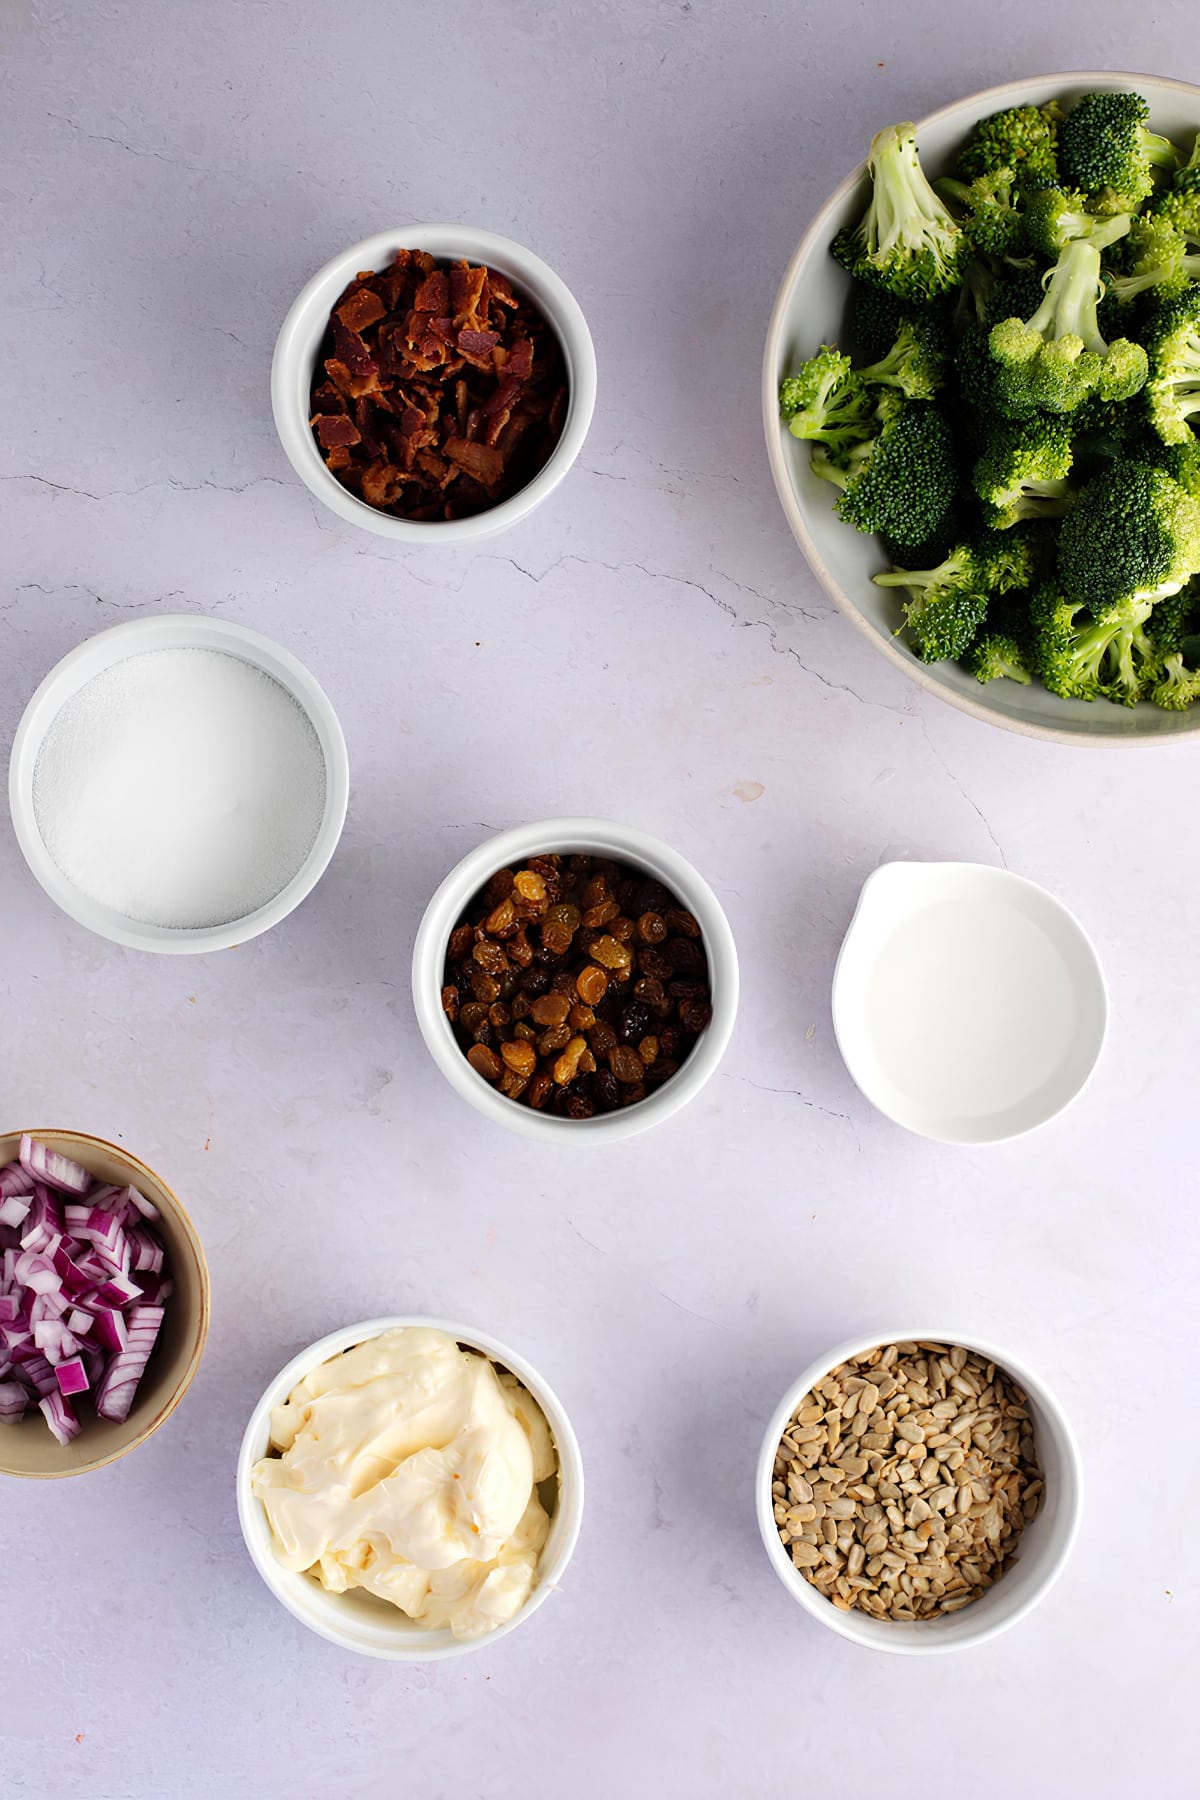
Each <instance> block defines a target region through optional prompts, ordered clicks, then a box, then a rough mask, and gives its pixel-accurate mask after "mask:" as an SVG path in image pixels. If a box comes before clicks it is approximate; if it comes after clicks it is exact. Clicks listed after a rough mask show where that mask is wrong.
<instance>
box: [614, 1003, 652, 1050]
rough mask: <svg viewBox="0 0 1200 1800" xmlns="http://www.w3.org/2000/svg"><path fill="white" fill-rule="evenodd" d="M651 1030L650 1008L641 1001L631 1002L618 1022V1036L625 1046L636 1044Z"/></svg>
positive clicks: (622, 1012)
mask: <svg viewBox="0 0 1200 1800" xmlns="http://www.w3.org/2000/svg"><path fill="white" fill-rule="evenodd" d="M649 1028H650V1008H649V1007H648V1006H647V1005H646V1004H645V1003H644V1002H643V1001H641V1000H631V1001H630V1002H629V1004H628V1006H626V1007H624V1008H623V1009H622V1011H621V1017H620V1019H619V1020H618V1021H617V1036H618V1037H619V1038H620V1040H621V1042H622V1043H623V1044H636V1043H638V1042H639V1040H640V1039H642V1038H644V1037H645V1035H646V1032H647V1031H648V1030H649Z"/></svg>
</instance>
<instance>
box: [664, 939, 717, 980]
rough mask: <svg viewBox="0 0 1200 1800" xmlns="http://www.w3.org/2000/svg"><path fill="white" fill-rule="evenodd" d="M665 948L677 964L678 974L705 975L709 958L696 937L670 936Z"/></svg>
mask: <svg viewBox="0 0 1200 1800" xmlns="http://www.w3.org/2000/svg"><path fill="white" fill-rule="evenodd" d="M663 949H664V950H665V951H666V953H667V955H668V956H669V957H670V958H671V961H672V962H673V963H674V964H675V973H676V974H677V975H703V974H704V972H705V970H706V969H707V967H708V960H707V958H706V957H705V954H704V952H703V950H702V949H701V948H700V946H699V944H698V943H696V941H695V939H694V938H682V937H677V938H668V939H667V941H666V943H665V944H664V945H663Z"/></svg>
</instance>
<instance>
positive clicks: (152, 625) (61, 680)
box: [8, 613, 350, 956]
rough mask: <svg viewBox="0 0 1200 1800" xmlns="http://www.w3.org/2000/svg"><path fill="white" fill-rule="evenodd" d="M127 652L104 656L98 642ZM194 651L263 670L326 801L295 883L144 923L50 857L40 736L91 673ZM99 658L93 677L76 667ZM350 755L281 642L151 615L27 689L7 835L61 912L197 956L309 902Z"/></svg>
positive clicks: (316, 687) (213, 622) (325, 703)
mask: <svg viewBox="0 0 1200 1800" xmlns="http://www.w3.org/2000/svg"><path fill="white" fill-rule="evenodd" d="M114 644H119V645H122V646H124V649H123V650H122V651H121V652H120V653H119V654H115V655H113V656H112V657H111V658H109V659H108V660H107V661H105V660H102V658H103V652H102V651H99V652H98V650H97V646H101V645H107V646H112V645H114ZM189 645H190V646H191V647H194V648H196V649H211V650H217V651H223V652H224V653H225V654H227V655H231V656H236V657H238V658H240V660H242V661H243V662H248V663H249V664H250V665H251V666H252V667H254V668H257V669H260V670H262V671H263V672H264V673H266V674H268V675H270V676H271V677H272V678H273V679H274V680H276V681H277V682H279V685H280V686H281V687H283V688H285V690H286V691H287V692H288V693H289V694H290V696H291V698H292V699H293V700H294V701H295V702H296V704H297V706H299V707H300V709H301V711H302V712H303V713H304V716H305V717H306V718H307V719H308V721H309V723H310V725H311V726H312V728H313V731H314V732H315V733H316V737H317V741H318V744H319V745H320V749H321V755H322V759H323V761H324V764H325V806H324V810H323V812H322V814H321V822H320V825H319V826H318V828H317V835H316V837H315V838H314V839H313V842H312V846H311V848H310V849H309V851H308V854H307V855H306V857H305V858H304V861H303V862H302V863H301V865H300V867H299V868H298V869H297V870H296V873H295V874H294V875H293V876H292V879H291V880H290V881H289V882H288V883H287V884H286V886H284V887H283V888H281V889H280V891H279V892H278V893H277V894H276V895H275V896H274V897H273V898H272V899H270V900H268V901H267V902H266V903H265V904H264V905H263V906H260V907H258V908H257V909H256V910H255V911H254V912H252V913H248V914H247V915H246V917H245V918H244V919H238V920H234V921H233V923H231V924H228V925H211V926H196V927H180V928H175V927H167V926H156V925H149V924H142V923H141V922H140V921H138V920H136V919H129V918H126V917H124V916H123V915H122V914H120V913H118V912H116V911H114V910H113V909H112V908H111V907H108V906H103V905H101V904H100V902H98V901H95V900H92V899H90V898H89V897H88V896H87V895H86V894H84V893H82V892H81V890H80V889H79V888H77V887H75V885H74V884H73V883H72V882H71V881H69V880H68V879H67V877H66V876H65V875H64V874H63V873H62V871H61V870H60V869H59V867H58V865H57V863H56V862H55V861H54V859H53V857H52V856H51V855H50V852H49V850H48V849H47V847H46V844H45V842H44V840H43V838H42V834H41V832H40V831H39V830H38V825H37V819H36V816H35V813H34V809H33V781H34V772H35V769H36V766H37V759H38V754H39V752H40V750H41V746H42V744H43V742H44V741H45V737H46V733H47V731H48V730H49V729H50V726H51V724H52V723H53V721H54V719H55V718H56V717H57V716H58V714H59V712H60V711H61V710H62V708H63V707H64V706H65V705H66V704H67V702H68V701H69V700H70V699H71V698H72V697H73V696H74V695H75V694H76V693H77V692H78V691H79V690H80V688H82V687H83V686H84V685H85V684H86V683H87V681H89V680H91V679H92V678H93V675H95V674H99V673H101V672H102V671H103V670H104V669H107V668H111V667H113V666H115V665H116V663H118V662H120V661H124V660H126V659H127V658H129V657H133V656H138V655H141V654H143V653H144V652H149V651H152V650H154V649H156V648H157V649H169V648H172V647H176V648H179V647H184V648H186V647H188V646H189ZM98 656H99V657H100V658H101V660H100V662H99V666H98V667H97V668H96V669H95V670H93V671H92V673H91V674H86V673H85V674H83V675H82V676H79V677H78V678H77V671H78V669H79V667H80V664H83V663H87V662H89V661H91V660H93V659H95V658H97V657H98ZM349 797H350V759H349V754H348V752H347V749H346V740H345V737H344V736H343V733H342V727H341V725H340V723H339V721H338V717H337V714H336V712H335V711H334V709H333V703H332V702H331V700H330V699H329V696H328V694H327V693H326V692H325V689H324V688H323V687H322V686H321V684H320V682H319V681H318V680H317V679H316V677H315V676H314V675H313V674H312V673H311V672H310V671H309V670H308V669H307V668H306V667H305V665H304V664H303V663H302V662H301V661H300V659H299V658H298V657H297V656H294V655H293V654H292V652H291V651H290V650H287V649H285V648H284V646H283V645H282V644H277V643H276V642H275V641H274V640H273V639H272V638H269V637H267V636H265V635H264V634H263V633H262V632H260V631H254V630H252V629H251V627H250V626H248V625H238V624H235V623H234V622H233V621H232V620H229V619H221V618H217V617H215V616H213V615H211V614H209V613H153V614H145V615H143V616H141V617H139V618H136V619H126V620H124V621H122V623H121V624H119V625H109V626H106V627H105V629H104V630H103V631H97V632H93V633H92V635H91V636H90V637H86V638H84V639H83V640H82V642H81V643H78V644H76V645H75V646H74V648H73V649H71V650H68V651H67V653H66V654H65V656H62V657H60V658H59V660H58V661H57V662H56V663H55V664H54V666H53V667H52V668H51V669H50V670H49V671H48V672H47V673H46V674H45V675H44V676H43V677H42V680H41V681H40V682H39V683H38V685H37V687H36V688H35V690H34V692H33V693H32V694H31V695H30V697H29V700H28V701H27V703H26V705H25V709H24V711H23V712H22V714H21V719H20V723H19V724H18V726H17V729H16V733H15V735H14V737H13V743H12V751H11V753H10V756H9V763H8V802H9V812H10V814H11V816H12V823H13V831H14V833H15V835H16V839H17V843H18V845H19V846H20V850H21V854H22V856H23V857H24V858H25V862H26V864H27V865H28V867H29V870H30V873H31V874H32V875H33V877H34V879H35V880H36V881H37V883H38V885H39V886H40V887H41V889H42V890H43V892H44V893H45V894H47V895H48V896H49V898H50V899H51V900H52V901H53V902H54V904H55V905H56V906H57V907H58V908H59V910H60V911H61V912H64V913H66V915H67V917H68V918H70V919H74V921H75V923H76V924H77V925H83V926H86V928H87V929H88V930H89V931H94V932H95V933H96V934H97V936H99V937H103V938H107V939H108V940H109V942H110V943H114V944H121V945H123V946H124V947H125V948H126V949H130V950H146V951H151V952H153V953H155V954H158V955H165V956H197V955H202V954H204V953H205V952H207V951H213V950H231V949H233V948H234V947H235V946H236V945H238V944H245V943H249V942H250V940H251V939H252V938H256V937H259V936H261V934H262V933H263V932H264V931H270V930H271V929H272V928H273V927H274V926H276V925H278V924H280V923H281V922H282V921H283V920H284V919H285V918H287V917H288V915H289V914H290V913H292V912H294V911H295V910H296V908H297V907H298V906H299V905H300V904H301V902H302V901H304V900H306V899H307V898H308V896H309V894H311V892H312V891H313V889H314V888H315V887H316V885H317V883H318V881H320V879H321V877H322V876H323V875H324V873H325V871H326V869H327V868H328V867H329V864H330V862H331V861H332V859H333V854H334V851H335V850H336V849H337V846H338V843H339V841H340V839H341V835H342V829H343V827H344V825H345V821H346V809H347V805H348V803H349Z"/></svg>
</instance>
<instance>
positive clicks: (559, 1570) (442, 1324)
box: [234, 1313, 585, 1662]
mask: <svg viewBox="0 0 1200 1800" xmlns="http://www.w3.org/2000/svg"><path fill="white" fill-rule="evenodd" d="M409 1329H425V1330H432V1331H442V1332H445V1333H446V1335H447V1336H449V1337H453V1338H454V1340H455V1342H456V1343H459V1344H466V1345H468V1346H469V1347H470V1348H471V1349H472V1350H476V1351H478V1352H479V1353H480V1354H481V1355H483V1356H486V1357H487V1358H488V1360H489V1361H491V1362H496V1363H499V1364H501V1366H502V1367H504V1368H506V1369H508V1370H509V1371H510V1372H511V1373H512V1374H513V1375H515V1376H516V1377H517V1378H518V1380H519V1381H520V1383H521V1385H522V1386H523V1387H524V1388H526V1389H527V1390H528V1392H529V1393H530V1394H531V1395H532V1396H533V1398H534V1399H535V1400H536V1401H537V1403H538V1405H539V1406H540V1407H541V1409H542V1411H543V1413H544V1414H545V1415H546V1419H547V1423H548V1424H549V1425H550V1429H551V1435H552V1436H553V1438H554V1445H555V1449H556V1450H557V1452H558V1474H559V1513H560V1515H561V1517H562V1520H563V1532H562V1536H561V1538H560V1541H559V1542H558V1544H557V1545H556V1546H555V1549H554V1554H553V1557H552V1558H550V1559H549V1560H548V1561H547V1560H546V1559H545V1555H544V1553H543V1556H542V1557H539V1560H538V1579H537V1582H536V1583H535V1585H534V1588H533V1591H532V1593H531V1594H530V1595H529V1598H528V1599H527V1600H526V1602H525V1604H524V1605H523V1606H522V1607H521V1608H520V1609H519V1610H518V1611H517V1612H515V1613H514V1614H513V1616H512V1618H511V1619H507V1620H506V1621H505V1622H504V1624H503V1625H498V1626H497V1627H496V1628H495V1630H494V1631H487V1632H484V1633H483V1635H482V1636H481V1637H477V1638H456V1639H453V1640H451V1641H450V1642H445V1641H441V1642H437V1643H433V1642H431V1643H430V1644H429V1645H428V1646H422V1645H421V1643H420V1641H419V1639H417V1640H415V1641H414V1644H413V1646H412V1648H409V1647H407V1646H406V1645H404V1644H403V1643H401V1641H400V1640H399V1639H392V1640H391V1641H390V1642H389V1641H388V1638H387V1633H386V1631H384V1629H383V1628H382V1627H381V1628H380V1630H381V1635H380V1638H379V1640H378V1641H377V1643H376V1644H375V1645H367V1644H363V1643H358V1642H351V1641H350V1638H349V1636H348V1634H344V1633H341V1632H339V1631H337V1630H336V1629H335V1628H334V1627H332V1626H331V1625H330V1624H329V1623H328V1621H326V1620H317V1619H314V1618H312V1617H310V1616H309V1615H308V1614H307V1613H306V1612H305V1611H303V1609H302V1608H301V1607H300V1606H298V1605H297V1604H296V1603H295V1598H294V1596H295V1592H296V1587H295V1584H296V1582H297V1581H303V1580H304V1577H303V1576H302V1575H301V1576H296V1575H294V1574H293V1572H292V1571H291V1570H287V1569H284V1568H283V1567H282V1566H281V1565H280V1564H279V1563H278V1562H276V1560H275V1558H274V1556H273V1554H272V1552H271V1538H270V1527H269V1525H267V1524H266V1515H265V1511H264V1509H263V1506H262V1502H261V1501H259V1500H257V1499H255V1497H254V1495H253V1493H252V1491H251V1486H250V1471H251V1467H252V1465H253V1464H254V1463H255V1462H257V1461H258V1460H259V1459H260V1458H261V1457H263V1456H264V1455H266V1454H267V1451H268V1450H269V1447H270V1414H271V1409H272V1408H273V1407H274V1406H276V1405H278V1404H279V1402H280V1400H281V1399H283V1398H284V1397H285V1396H286V1394H287V1393H288V1391H289V1390H290V1389H291V1388H292V1387H294V1386H295V1384H296V1382H297V1381H299V1380H301V1379H302V1378H303V1376H305V1375H307V1374H308V1373H309V1372H310V1371H311V1370H313V1369H315V1368H318V1367H319V1366H320V1365H321V1363H324V1362H328V1361H329V1360H330V1358H331V1357H334V1356H337V1355H338V1354H340V1352H342V1351H343V1350H349V1349H352V1348H353V1347H354V1346H355V1345H356V1344H362V1343H366V1342H367V1341H368V1340H369V1339H371V1338H375V1337H380V1336H382V1334H383V1333H384V1332H385V1331H397V1330H409ZM234 1479H235V1484H236V1490H237V1491H236V1500H237V1512H238V1524H239V1525H240V1527H241V1532H242V1539H243V1542H244V1543H245V1546H246V1549H247V1551H248V1553H249V1556H250V1560H251V1561H252V1563H253V1564H254V1567H255V1569H256V1570H257V1571H258V1574H259V1575H260V1576H261V1578H262V1580H263V1583H264V1585H265V1586H266V1587H267V1589H268V1590H269V1591H270V1593H271V1595H272V1596H273V1598H274V1599H275V1600H277V1601H278V1602H279V1604H280V1605H281V1606H283V1607H284V1608H286V1610H287V1611H288V1612H289V1613H291V1615H292V1617H293V1618H294V1619H296V1620H298V1621H299V1623H300V1624H302V1625H304V1626H306V1627H307V1628H308V1630H310V1631H313V1632H315V1633H316V1634H317V1635H318V1636H319V1637H323V1638H324V1639H325V1640H326V1641H327V1642H328V1643H331V1644H336V1645H337V1646H338V1648H339V1649H342V1650H349V1651H351V1652H353V1653H355V1654H357V1655H361V1656H374V1657H379V1658H382V1659H384V1660H387V1661H392V1662H440V1661H442V1660H443V1659H444V1658H446V1657H451V1656H465V1655H468V1654H470V1652H472V1651H474V1650H480V1649H482V1648H483V1647H484V1646H485V1645H488V1644H492V1643H494V1642H495V1641H496V1640H497V1639H498V1638H502V1637H507V1635H508V1634H509V1632H511V1631H515V1630H516V1628H517V1627H518V1626H519V1625H522V1624H524V1622H525V1620H526V1619H528V1618H529V1617H531V1615H532V1614H533V1613H535V1612H537V1610H538V1609H539V1607H541V1606H543V1605H544V1604H545V1602H546V1600H547V1599H548V1598H549V1596H550V1595H551V1594H552V1593H554V1592H555V1591H556V1589H557V1587H558V1584H559V1581H560V1580H561V1578H562V1576H563V1574H564V1573H565V1571H566V1569H567V1566H568V1564H569V1563H570V1561H571V1558H572V1556H573V1555H574V1553H575V1546H576V1544H577V1543H578V1541H579V1533H580V1529H581V1527H582V1524H583V1508H584V1497H585V1485H584V1470H583V1457H582V1455H581V1453H580V1449H579V1440H578V1438H577V1437H576V1435H575V1428H574V1426H573V1425H572V1424H571V1420H570V1416H569V1414H568V1413H567V1410H566V1408H565V1406H564V1405H563V1403H562V1401H561V1400H560V1399H559V1397H558V1395H557V1393H556V1392H555V1390H554V1389H553V1388H552V1387H551V1386H550V1384H549V1382H548V1381H546V1380H545V1379H544V1378H543V1377H542V1376H541V1375H540V1374H539V1373H538V1371H537V1370H536V1369H535V1368H534V1367H533V1365H532V1364H531V1363H529V1362H528V1361H527V1360H526V1359H525V1358H524V1357H523V1356H520V1355H518V1353H517V1352H516V1351H515V1350H512V1349H510V1348H509V1346H508V1345H507V1344H504V1343H502V1342H501V1341H500V1340H499V1339H498V1338H494V1337H492V1336H491V1334H490V1333H489V1332H484V1331H479V1330H477V1329H476V1328H475V1327H474V1326H466V1325H461V1324H458V1323H457V1322H456V1321H454V1320H451V1319H442V1318H436V1317H433V1316H430V1315H426V1314H421V1313H399V1314H394V1315H392V1314H389V1315H385V1316H383V1317H381V1318H375V1319H364V1320H361V1321H359V1323H357V1324H354V1325H343V1326H341V1327H339V1328H338V1329H337V1330H336V1331H330V1332H327V1333H326V1334H325V1336H324V1337H321V1338H318V1339H317V1341H316V1342H315V1343H313V1344H310V1345H309V1346H308V1347H307V1348H306V1349H304V1350H300V1351H297V1353H296V1355H295V1356H293V1357H291V1358H290V1360H289V1361H288V1362H287V1363H285V1364H284V1366H283V1368H282V1369H280V1371H279V1373H278V1374H277V1375H276V1376H274V1377H273V1379H272V1380H271V1381H270V1382H268V1384H267V1386H266V1388H265V1389H264V1390H263V1393H262V1395H261V1396H260V1398H259V1400H258V1401H257V1403H256V1404H255V1406H254V1408H253V1410H252V1412H251V1414H250V1417H249V1420H248V1421H247V1424H246V1429H245V1431H244V1432H243V1434H242V1441H241V1444H240V1446H239V1448H238V1456H237V1464H236V1470H235V1477H234ZM256 1527H258V1528H259V1529H256ZM397 1610H399V1609H397ZM401 1616H402V1617H403V1616H406V1615H403V1614H402V1615H401ZM409 1623H410V1625H411V1626H412V1627H413V1630H414V1632H418V1631H419V1630H420V1629H421V1628H420V1627H419V1625H418V1624H417V1622H416V1621H415V1620H410V1621H409ZM429 1635H430V1637H431V1639H432V1637H433V1636H434V1634H433V1633H430V1634H429ZM437 1635H438V1636H439V1637H440V1636H441V1634H440V1633H439V1634H437Z"/></svg>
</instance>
